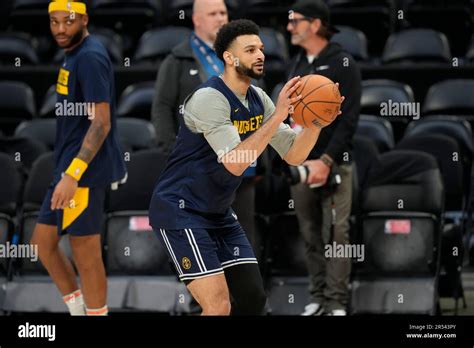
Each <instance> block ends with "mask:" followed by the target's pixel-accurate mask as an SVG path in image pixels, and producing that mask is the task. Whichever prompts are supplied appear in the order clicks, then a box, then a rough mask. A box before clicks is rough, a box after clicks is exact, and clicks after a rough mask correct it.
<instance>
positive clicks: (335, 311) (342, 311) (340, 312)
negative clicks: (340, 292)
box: [328, 309, 347, 316]
mask: <svg viewBox="0 0 474 348" xmlns="http://www.w3.org/2000/svg"><path fill="white" fill-rule="evenodd" d="M328 315H334V316H346V315H347V312H346V310H345V309H333V310H332V311H330V312H329V313H328Z"/></svg>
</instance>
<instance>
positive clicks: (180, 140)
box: [149, 77, 264, 229]
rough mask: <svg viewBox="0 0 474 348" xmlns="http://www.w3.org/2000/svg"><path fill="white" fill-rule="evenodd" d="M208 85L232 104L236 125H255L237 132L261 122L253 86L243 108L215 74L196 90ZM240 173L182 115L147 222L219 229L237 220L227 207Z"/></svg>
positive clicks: (243, 136) (168, 226) (261, 111)
mask: <svg viewBox="0 0 474 348" xmlns="http://www.w3.org/2000/svg"><path fill="white" fill-rule="evenodd" d="M206 87H211V88H214V89H216V90H218V91H219V92H221V93H222V94H223V95H224V96H225V97H226V98H227V100H228V102H229V104H230V110H231V114H230V115H229V118H230V120H231V122H232V124H234V125H235V126H236V127H238V125H240V124H250V123H251V124H253V125H256V126H255V127H253V128H252V129H251V130H250V129H248V130H247V129H245V130H244V131H242V132H239V136H240V139H241V140H244V139H246V138H247V137H249V136H250V135H251V134H253V133H254V132H255V131H256V130H257V129H258V128H259V127H260V126H261V125H262V120H263V115H264V105H263V103H262V100H261V99H260V96H259V95H258V93H257V91H256V90H255V89H254V88H253V87H250V88H249V89H248V90H247V95H246V99H247V101H248V108H246V107H245V106H244V105H243V104H242V103H241V102H240V100H239V99H238V98H237V96H236V95H235V94H234V93H233V92H232V91H231V90H230V89H229V88H228V87H227V86H226V84H225V83H224V81H222V79H221V78H219V77H211V78H210V79H209V80H208V81H207V82H205V83H203V84H201V85H200V86H199V87H198V88H197V89H200V88H206ZM241 181H242V177H240V176H235V175H233V174H231V173H230V172H229V171H228V170H227V169H226V168H225V167H224V165H223V164H222V163H220V162H219V161H218V157H217V154H216V153H215V152H214V150H213V149H212V147H211V146H210V145H209V143H208V142H207V140H206V139H205V137H204V135H203V134H202V133H193V132H191V130H190V129H189V128H188V127H187V126H186V124H185V122H184V118H183V116H182V115H180V127H179V131H178V136H177V139H176V143H175V147H174V149H173V151H172V152H171V154H170V157H169V159H168V163H167V165H166V168H165V170H164V171H163V173H162V174H161V176H160V178H159V180H158V183H157V185H156V187H155V190H154V192H153V196H152V199H151V203H150V209H149V215H150V224H151V226H153V228H154V229H160V228H163V229H185V228H222V227H229V226H233V225H236V224H238V221H237V217H236V215H235V213H234V212H233V210H232V208H231V204H232V202H233V200H234V198H235V192H236V190H237V188H238V187H239V185H240V183H241Z"/></svg>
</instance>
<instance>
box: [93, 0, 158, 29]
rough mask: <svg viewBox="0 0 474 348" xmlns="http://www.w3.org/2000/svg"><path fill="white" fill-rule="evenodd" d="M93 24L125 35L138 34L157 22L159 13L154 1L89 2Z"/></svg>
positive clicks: (114, 0) (110, 0) (112, 0)
mask: <svg viewBox="0 0 474 348" xmlns="http://www.w3.org/2000/svg"><path fill="white" fill-rule="evenodd" d="M89 8H90V12H91V14H92V16H91V20H92V23H93V24H96V23H100V25H101V26H103V27H107V28H113V29H115V30H116V31H118V32H121V33H127V34H132V35H135V34H140V33H143V32H144V31H145V30H148V29H150V28H151V27H152V26H153V25H154V24H155V23H156V21H157V17H158V13H159V11H160V9H159V6H158V3H157V1H154V0H91V1H90V6H89Z"/></svg>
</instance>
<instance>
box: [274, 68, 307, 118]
mask: <svg viewBox="0 0 474 348" xmlns="http://www.w3.org/2000/svg"><path fill="white" fill-rule="evenodd" d="M300 85H301V77H300V76H296V77H293V78H292V79H291V80H289V81H288V82H287V83H286V84H285V85H284V86H283V88H282V89H281V91H280V94H279V95H278V100H277V103H276V109H275V113H274V115H275V116H277V117H279V118H280V121H282V122H283V121H284V120H285V119H286V118H287V117H288V114H292V113H293V105H292V104H294V103H296V102H297V101H298V100H300V99H301V95H297V96H295V97H293V98H292V97H291V95H292V94H293V92H294V91H296V90H297V89H298V87H300Z"/></svg>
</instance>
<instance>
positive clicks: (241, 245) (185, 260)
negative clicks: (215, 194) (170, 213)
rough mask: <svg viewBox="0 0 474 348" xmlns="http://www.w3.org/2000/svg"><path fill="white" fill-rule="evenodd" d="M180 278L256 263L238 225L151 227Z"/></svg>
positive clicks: (215, 272) (214, 272) (197, 276)
mask: <svg viewBox="0 0 474 348" xmlns="http://www.w3.org/2000/svg"><path fill="white" fill-rule="evenodd" d="M155 233H156V234H157V235H158V238H159V239H160V241H161V243H162V244H163V246H164V247H165V249H166V251H167V253H168V256H169V258H170V260H172V261H173V264H174V266H175V268H176V271H177V272H178V276H179V279H180V280H182V281H185V280H192V279H198V278H203V277H207V276H211V275H215V274H222V273H224V270H225V268H227V267H232V266H236V265H241V264H248V263H258V262H257V259H256V258H255V254H254V252H253V250H252V247H251V245H250V243H249V240H248V239H247V236H246V235H245V231H244V230H243V229H242V226H240V224H239V225H235V226H231V227H225V228H212V229H210V228H209V229H205V228H188V229H182V230H165V229H159V230H155Z"/></svg>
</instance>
